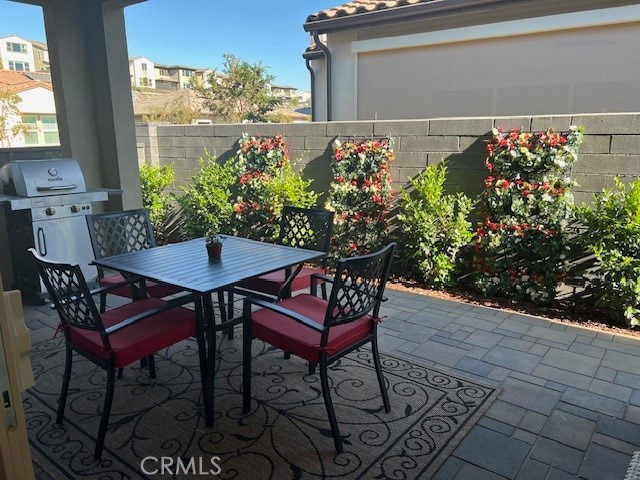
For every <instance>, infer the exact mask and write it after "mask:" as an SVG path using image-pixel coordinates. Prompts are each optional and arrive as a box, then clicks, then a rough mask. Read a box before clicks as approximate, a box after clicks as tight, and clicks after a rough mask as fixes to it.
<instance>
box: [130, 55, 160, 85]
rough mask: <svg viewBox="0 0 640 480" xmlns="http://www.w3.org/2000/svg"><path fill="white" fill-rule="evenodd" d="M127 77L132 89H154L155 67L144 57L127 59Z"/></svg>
mask: <svg viewBox="0 0 640 480" xmlns="http://www.w3.org/2000/svg"><path fill="white" fill-rule="evenodd" d="M129 76H130V77H131V86H132V87H148V88H156V73H155V65H154V63H153V62H152V61H151V60H148V59H146V58H144V57H136V58H131V59H129Z"/></svg>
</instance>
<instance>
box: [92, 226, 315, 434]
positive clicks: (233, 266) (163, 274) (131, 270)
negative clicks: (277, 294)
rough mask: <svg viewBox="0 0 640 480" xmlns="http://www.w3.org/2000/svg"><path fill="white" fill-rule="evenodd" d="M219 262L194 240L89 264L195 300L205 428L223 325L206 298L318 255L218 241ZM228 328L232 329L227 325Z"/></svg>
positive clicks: (239, 240) (242, 241) (236, 239)
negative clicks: (184, 293)
mask: <svg viewBox="0 0 640 480" xmlns="http://www.w3.org/2000/svg"><path fill="white" fill-rule="evenodd" d="M223 237H224V238H225V240H224V244H223V248H222V257H221V258H220V259H219V260H215V261H212V260H209V259H208V256H207V249H206V248H205V239H204V238H197V239H194V240H189V241H186V242H181V243H174V244H170V245H164V246H161V247H156V248H150V249H146V250H141V251H137V252H131V253H125V254H123V255H116V256H113V257H105V258H100V259H97V260H95V264H97V265H101V266H103V267H107V268H110V269H113V270H117V271H119V272H122V273H123V274H127V275H137V276H140V277H144V278H148V279H150V280H154V281H157V282H162V283H167V284H171V285H175V286H177V287H180V288H182V289H184V290H185V291H189V292H193V293H196V294H200V295H199V296H198V300H197V301H196V302H195V307H196V317H197V319H198V328H202V329H204V332H205V336H206V341H204V340H201V339H202V335H201V336H199V337H200V339H199V341H198V350H199V356H200V377H201V382H202V397H203V403H204V412H205V425H206V426H207V427H211V426H212V425H213V392H214V370H215V368H214V366H215V365H214V362H215V335H216V333H215V332H216V331H217V330H220V329H221V328H222V327H226V326H228V325H229V324H230V323H229V322H220V323H216V321H215V315H214V309H213V302H212V300H211V293H213V292H216V291H221V290H226V289H228V288H230V287H233V286H234V285H236V284H238V283H240V282H242V281H243V280H247V279H249V278H251V277H255V276H258V275H264V274H267V273H271V272H274V271H276V270H281V269H287V270H288V272H287V274H290V272H291V267H293V266H295V265H298V264H301V263H304V262H307V261H310V260H314V259H317V258H321V257H323V256H324V255H325V253H324V252H319V251H315V250H306V249H303V248H293V247H287V246H283V245H277V244H272V243H266V242H258V241H255V240H248V239H246V238H239V237H232V236H226V235H223ZM231 324H232V323H231Z"/></svg>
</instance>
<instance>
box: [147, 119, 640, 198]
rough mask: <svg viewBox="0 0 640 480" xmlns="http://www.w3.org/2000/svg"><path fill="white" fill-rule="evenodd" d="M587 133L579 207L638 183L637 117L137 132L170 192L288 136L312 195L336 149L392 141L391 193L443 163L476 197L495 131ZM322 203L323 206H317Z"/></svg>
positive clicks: (325, 178) (455, 185) (327, 175)
mask: <svg viewBox="0 0 640 480" xmlns="http://www.w3.org/2000/svg"><path fill="white" fill-rule="evenodd" d="M570 125H583V126H584V127H585V137H584V142H583V144H582V146H581V148H580V154H579V158H578V162H577V163H576V164H575V165H574V167H573V171H572V177H573V178H574V179H575V180H576V181H577V182H578V183H579V186H578V187H577V188H576V189H575V193H576V201H577V202H582V201H590V200H591V194H592V193H593V192H598V191H601V190H602V189H603V188H605V187H607V188H609V187H611V186H613V177H614V176H618V177H620V178H621V179H622V180H623V181H624V182H625V183H628V182H629V181H633V180H635V179H636V178H637V177H638V176H639V175H640V113H632V114H628V113H625V114H594V115H559V116H527V117H496V118H447V119H427V120H404V121H397V120H392V121H361V122H316V123H299V124H246V125H245V124H233V125H198V126H190V125H187V126H174V125H161V124H138V125H137V126H136V129H137V138H138V154H139V162H140V163H141V164H142V163H150V164H159V165H166V164H173V165H174V169H175V172H176V182H175V189H174V190H175V191H176V192H177V193H178V192H180V190H179V186H180V185H185V184H187V183H189V181H190V180H191V178H192V176H193V175H194V174H195V173H196V172H197V171H198V169H199V161H198V160H199V158H201V157H204V155H205V154H204V151H205V148H206V149H208V150H209V152H210V153H211V154H214V155H216V156H217V157H218V158H222V159H227V158H231V157H233V156H234V155H235V152H236V150H237V148H238V144H237V141H238V139H239V138H240V137H241V135H242V133H243V132H246V133H248V134H249V135H257V136H271V135H276V134H283V135H285V137H286V139H287V142H288V144H289V149H290V157H291V158H292V159H293V160H296V161H298V162H299V164H300V165H304V166H305V176H306V177H307V178H313V179H314V183H313V184H312V188H313V189H314V190H315V191H316V192H326V191H327V188H328V185H329V183H330V181H331V168H330V164H331V150H332V143H333V141H334V140H335V139H336V138H338V139H340V140H341V141H346V140H354V139H356V140H361V139H368V138H378V137H384V136H390V137H392V138H393V139H394V141H395V146H394V151H395V153H396V161H395V162H394V164H392V166H391V172H392V175H393V180H394V185H395V187H396V190H397V189H398V187H399V186H401V185H405V184H406V183H407V179H408V178H410V177H412V176H415V175H417V174H418V173H419V172H420V171H422V170H423V169H424V168H425V167H426V166H427V165H432V164H436V163H438V162H440V161H441V160H443V159H444V160H446V161H447V162H448V165H449V178H448V188H449V190H450V191H464V192H465V193H467V194H468V195H476V194H477V193H479V192H480V191H481V190H482V186H483V179H484V178H485V177H486V175H487V172H486V170H485V168H484V164H483V161H484V157H485V152H486V142H487V141H488V140H489V139H490V138H491V129H492V128H493V127H503V128H505V129H509V128H515V127H518V128H522V129H523V130H526V131H534V132H537V131H541V130H546V129H547V128H552V129H554V130H556V131H566V130H568V128H569V126H570ZM321 201H322V200H321Z"/></svg>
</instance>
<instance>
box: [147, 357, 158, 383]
mask: <svg viewBox="0 0 640 480" xmlns="http://www.w3.org/2000/svg"><path fill="white" fill-rule="evenodd" d="M147 363H148V364H149V376H150V377H151V378H156V361H155V359H154V357H153V355H149V356H148V357H147Z"/></svg>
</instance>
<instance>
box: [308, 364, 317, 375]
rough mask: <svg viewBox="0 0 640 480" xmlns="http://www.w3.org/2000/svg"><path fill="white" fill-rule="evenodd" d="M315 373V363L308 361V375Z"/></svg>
mask: <svg viewBox="0 0 640 480" xmlns="http://www.w3.org/2000/svg"><path fill="white" fill-rule="evenodd" d="M315 373H316V364H315V363H312V362H309V375H314V374H315Z"/></svg>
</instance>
